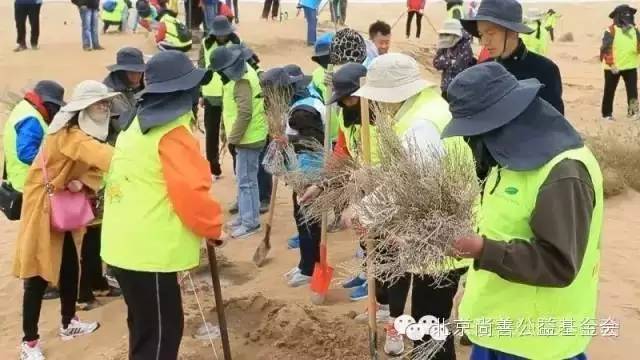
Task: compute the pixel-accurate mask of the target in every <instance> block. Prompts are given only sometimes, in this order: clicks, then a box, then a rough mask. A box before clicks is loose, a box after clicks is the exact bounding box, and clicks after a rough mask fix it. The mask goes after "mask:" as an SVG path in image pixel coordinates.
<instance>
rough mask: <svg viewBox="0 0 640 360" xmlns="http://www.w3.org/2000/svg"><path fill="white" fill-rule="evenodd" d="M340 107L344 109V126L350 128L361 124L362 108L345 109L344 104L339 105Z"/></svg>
mask: <svg viewBox="0 0 640 360" xmlns="http://www.w3.org/2000/svg"><path fill="white" fill-rule="evenodd" d="M338 106H340V107H341V108H342V118H343V120H344V126H346V127H350V126H353V125H357V124H360V106H352V107H345V106H344V105H342V104H338Z"/></svg>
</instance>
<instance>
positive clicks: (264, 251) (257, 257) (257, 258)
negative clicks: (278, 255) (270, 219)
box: [253, 225, 271, 267]
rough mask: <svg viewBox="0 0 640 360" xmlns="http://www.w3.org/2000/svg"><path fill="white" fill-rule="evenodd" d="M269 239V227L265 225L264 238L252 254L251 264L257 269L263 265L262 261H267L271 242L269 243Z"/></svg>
mask: <svg viewBox="0 0 640 360" xmlns="http://www.w3.org/2000/svg"><path fill="white" fill-rule="evenodd" d="M270 237H271V226H269V225H267V230H266V231H265V233H264V238H263V239H262V241H261V242H260V245H259V246H258V248H257V249H256V252H255V253H253V263H254V264H256V266H257V267H261V266H262V265H263V264H264V261H265V260H267V255H268V254H269V250H271V242H270V241H269V239H270Z"/></svg>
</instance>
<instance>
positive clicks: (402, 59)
mask: <svg viewBox="0 0 640 360" xmlns="http://www.w3.org/2000/svg"><path fill="white" fill-rule="evenodd" d="M430 86H435V84H434V83H432V82H429V81H427V80H425V79H424V78H422V75H421V74H420V66H419V65H418V63H417V62H416V60H415V59H413V58H412V57H410V56H408V55H404V54H399V53H391V54H385V55H382V56H379V57H377V58H375V59H374V60H373V61H372V62H371V65H370V66H369V70H368V72H367V77H366V83H365V85H364V86H362V87H361V88H360V90H358V91H356V92H355V93H354V94H353V96H359V97H362V98H365V99H369V100H372V101H379V102H384V103H399V102H402V101H405V100H407V99H409V98H410V97H412V96H414V95H416V94H418V93H420V92H421V91H422V90H424V89H426V88H428V87H430Z"/></svg>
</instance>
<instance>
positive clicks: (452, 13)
mask: <svg viewBox="0 0 640 360" xmlns="http://www.w3.org/2000/svg"><path fill="white" fill-rule="evenodd" d="M462 11H463V8H462V5H454V6H452V7H451V9H449V10H447V14H448V16H449V18H450V19H458V20H460V19H462V18H464V13H463V12H462Z"/></svg>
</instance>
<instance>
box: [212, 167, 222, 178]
mask: <svg viewBox="0 0 640 360" xmlns="http://www.w3.org/2000/svg"><path fill="white" fill-rule="evenodd" d="M211 170H212V174H211V175H213V176H215V177H216V178H219V177H220V176H221V175H222V167H220V164H213V165H212V166H211Z"/></svg>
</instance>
